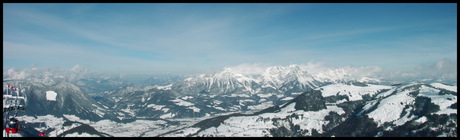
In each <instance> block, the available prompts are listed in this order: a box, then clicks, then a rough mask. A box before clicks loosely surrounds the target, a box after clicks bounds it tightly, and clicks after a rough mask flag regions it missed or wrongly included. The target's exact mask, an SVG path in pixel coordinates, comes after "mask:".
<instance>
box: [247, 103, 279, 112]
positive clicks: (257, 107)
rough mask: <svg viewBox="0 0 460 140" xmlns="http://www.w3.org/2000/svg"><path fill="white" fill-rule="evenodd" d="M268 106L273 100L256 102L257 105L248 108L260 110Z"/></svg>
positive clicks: (271, 104)
mask: <svg viewBox="0 0 460 140" xmlns="http://www.w3.org/2000/svg"><path fill="white" fill-rule="evenodd" d="M270 106H273V101H268V102H263V103H261V104H258V105H253V106H248V109H249V110H262V109H265V108H268V107H270Z"/></svg>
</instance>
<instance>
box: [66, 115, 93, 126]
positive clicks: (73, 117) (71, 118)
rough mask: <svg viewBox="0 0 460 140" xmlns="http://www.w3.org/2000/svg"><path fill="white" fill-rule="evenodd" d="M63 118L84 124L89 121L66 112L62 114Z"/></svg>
mask: <svg viewBox="0 0 460 140" xmlns="http://www.w3.org/2000/svg"><path fill="white" fill-rule="evenodd" d="M63 116H64V117H65V118H67V119H69V120H70V121H74V122H81V123H84V124H89V123H91V121H89V120H82V119H80V118H79V117H77V116H75V115H67V114H64V115H63Z"/></svg>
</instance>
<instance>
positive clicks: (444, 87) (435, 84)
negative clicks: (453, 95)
mask: <svg viewBox="0 0 460 140" xmlns="http://www.w3.org/2000/svg"><path fill="white" fill-rule="evenodd" d="M430 85H431V86H433V87H436V88H443V89H447V90H450V91H453V92H457V86H449V85H444V84H441V83H432V84H430Z"/></svg>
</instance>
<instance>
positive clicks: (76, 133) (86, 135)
mask: <svg viewBox="0 0 460 140" xmlns="http://www.w3.org/2000/svg"><path fill="white" fill-rule="evenodd" d="M64 137H99V136H98V135H91V134H88V133H81V134H78V132H75V133H72V134H67V135H65V136H64Z"/></svg>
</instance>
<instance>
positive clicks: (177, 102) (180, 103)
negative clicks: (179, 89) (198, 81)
mask: <svg viewBox="0 0 460 140" xmlns="http://www.w3.org/2000/svg"><path fill="white" fill-rule="evenodd" d="M170 101H173V102H174V104H176V105H178V106H193V105H195V104H193V103H191V102H187V101H184V100H181V99H174V100H170Z"/></svg>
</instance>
